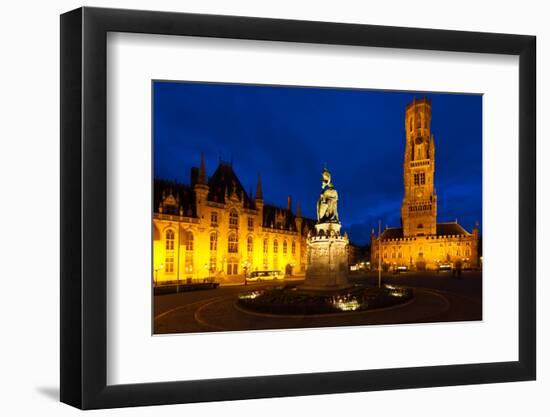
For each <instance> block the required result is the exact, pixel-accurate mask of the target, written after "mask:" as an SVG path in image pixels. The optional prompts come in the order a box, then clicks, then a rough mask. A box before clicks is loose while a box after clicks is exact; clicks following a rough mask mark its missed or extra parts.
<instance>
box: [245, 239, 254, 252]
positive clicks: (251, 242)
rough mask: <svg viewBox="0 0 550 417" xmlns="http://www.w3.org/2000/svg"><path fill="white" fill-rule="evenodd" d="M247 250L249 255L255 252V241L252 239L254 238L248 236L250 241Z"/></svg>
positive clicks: (247, 242)
mask: <svg viewBox="0 0 550 417" xmlns="http://www.w3.org/2000/svg"><path fill="white" fill-rule="evenodd" d="M246 250H247V251H248V253H252V251H253V250H254V240H253V239H252V236H248V239H247V240H246Z"/></svg>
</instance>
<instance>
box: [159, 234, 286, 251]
mask: <svg viewBox="0 0 550 417" xmlns="http://www.w3.org/2000/svg"><path fill="white" fill-rule="evenodd" d="M183 239H184V242H183V243H184V245H185V246H186V250H187V251H189V252H191V251H193V239H194V238H193V233H192V232H190V231H186V232H184V234H183ZM174 241H175V234H174V231H173V230H172V229H168V230H167V231H166V250H167V251H173V250H174ZM238 246H239V239H238V237H237V234H236V233H230V234H229V239H228V244H227V251H228V252H230V253H236V252H238ZM268 248H269V240H268V239H264V253H267V251H268ZM287 249H288V245H287V241H286V240H285V241H283V255H286V254H287V251H288V250H287ZM217 250H218V234H217V233H216V232H213V233H211V234H210V251H212V252H215V251H217ZM246 250H247V252H253V251H254V239H253V238H252V236H249V237H248V238H247V242H246ZM278 251H279V242H278V241H277V239H275V240H274V241H273V252H274V253H277V252H278ZM291 251H292V254H293V255H295V254H296V242H292V245H291Z"/></svg>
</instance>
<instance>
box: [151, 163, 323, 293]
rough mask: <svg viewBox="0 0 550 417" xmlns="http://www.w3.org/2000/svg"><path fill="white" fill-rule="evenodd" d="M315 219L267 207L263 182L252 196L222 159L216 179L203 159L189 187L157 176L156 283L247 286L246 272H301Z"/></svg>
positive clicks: (154, 234)
mask: <svg viewBox="0 0 550 417" xmlns="http://www.w3.org/2000/svg"><path fill="white" fill-rule="evenodd" d="M314 223H315V221H314V220H312V219H307V218H304V217H302V214H301V210H300V205H299V203H298V206H297V208H296V210H295V211H293V208H292V200H291V198H290V196H289V197H288V202H287V205H286V207H277V206H273V205H270V204H266V203H265V202H264V199H263V192H262V185H261V182H260V178H258V184H257V188H256V194H255V196H254V197H253V196H252V195H251V193H247V192H246V191H245V189H244V188H243V186H242V184H241V182H240V181H239V179H238V177H237V175H236V174H235V171H234V170H233V166H232V164H230V163H226V162H223V161H220V163H219V165H218V167H217V169H216V170H215V172H214V173H213V175H212V176H211V177H207V175H206V166H205V162H204V158H202V157H201V163H200V167H193V168H192V169H191V178H190V184H181V183H177V182H172V181H165V180H161V179H155V181H154V213H153V253H154V255H153V261H154V265H153V268H154V281H155V285H162V284H166V283H175V282H178V281H179V282H189V281H197V280H204V279H210V280H216V281H218V282H231V281H236V282H242V281H243V278H244V276H245V274H247V273H250V272H252V271H259V270H277V271H281V273H284V274H286V275H287V276H288V275H303V274H304V271H305V261H306V237H307V234H308V231H309V230H310V229H311V228H312V227H313V225H314Z"/></svg>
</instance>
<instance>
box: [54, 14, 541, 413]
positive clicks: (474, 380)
mask: <svg viewBox="0 0 550 417" xmlns="http://www.w3.org/2000/svg"><path fill="white" fill-rule="evenodd" d="M108 32H131V33H147V34H162V35H175V36H177V35H186V36H199V37H214V38H235V39H254V40H266V41H285V42H305V43H318V44H333V45H356V46H371V47H383V48H404V49H421V50H440V51H457V52H476V53H491V54H507V55H517V56H519V103H518V112H519V132H518V140H519V154H518V158H519V202H518V204H519V277H520V279H519V293H518V299H519V360H518V361H515V362H496V363H477V364H467V365H445V366H425V367H412V368H397V369H376V370H356V371H342V372H326V373H310V374H292V375H273V376H255V377H239V378H229V379H209V380H199V381H173V382H162V383H142V384H131V385H130V384H129V385H112V386H109V385H107V382H106V381H107V377H106V376H107V334H106V329H107V303H106V300H107V273H106V264H107V262H106V258H107V251H106V244H107V181H108V177H107V169H106V168H107V163H106V162H107V135H106V132H107V129H106V128H107V110H106V93H107V87H106V85H107V82H106V81H107V73H106V59H107V58H106V47H107V33H108ZM535 51H536V38H535V37H534V36H523V35H510V34H494V33H480V32H460V31H448V30H431V29H414V28H403V27H386V26H371V25H358V24H341V23H324V22H311V21H293V20H279V19H265V18H251V17H234V16H217V15H200V14H186V13H169V12H152V11H136V10H119V9H102V8H88V7H85V8H80V9H77V10H74V11H71V12H68V13H65V14H63V15H61V53H60V56H61V309H60V315H61V401H62V402H64V403H67V404H70V405H72V406H75V407H78V408H82V409H94V408H111V407H124V406H143V405H157V404H175V403H190V402H202V401H221V400H238V399H251V398H266V397H282V396H298V395H313V394H329V393H344V392H357V391H376V390H388V389H403V388H421V387H435V386H450V385H463V384H482V383H496V382H507V381H525V380H533V379H535V377H536V305H535V302H536V297H535V295H536V263H535V261H536V163H535V162H536V158H535V155H536V144H535V135H536V132H535V122H536V119H535V117H536V116H535V109H536V92H535V87H536V81H535V80H536V77H535V75H536V70H535V67H536V55H535V54H536V52H535Z"/></svg>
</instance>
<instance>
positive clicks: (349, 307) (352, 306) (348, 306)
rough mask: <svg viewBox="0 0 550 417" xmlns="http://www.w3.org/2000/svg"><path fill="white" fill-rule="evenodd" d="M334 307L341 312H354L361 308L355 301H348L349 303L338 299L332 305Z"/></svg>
mask: <svg viewBox="0 0 550 417" xmlns="http://www.w3.org/2000/svg"><path fill="white" fill-rule="evenodd" d="M334 307H336V308H337V309H339V310H342V311H354V310H357V309H359V307H361V304H359V302H358V301H357V300H355V299H353V300H349V301H344V300H342V299H338V300H337V301H336V302H335V303H334Z"/></svg>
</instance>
